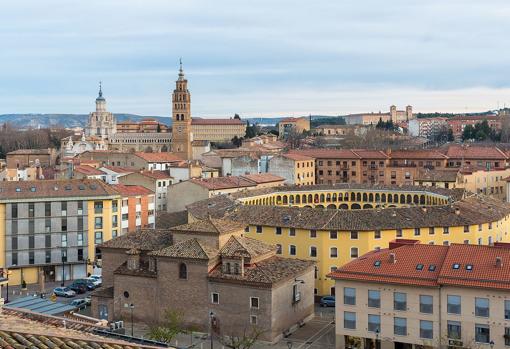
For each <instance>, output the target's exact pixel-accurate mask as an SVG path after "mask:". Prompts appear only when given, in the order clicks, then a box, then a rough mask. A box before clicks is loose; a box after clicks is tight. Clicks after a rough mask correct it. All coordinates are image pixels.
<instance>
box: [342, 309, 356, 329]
mask: <svg viewBox="0 0 510 349" xmlns="http://www.w3.org/2000/svg"><path fill="white" fill-rule="evenodd" d="M344 328H347V329H350V330H355V329H356V313H353V312H351V311H344Z"/></svg>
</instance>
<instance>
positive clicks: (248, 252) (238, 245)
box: [220, 236, 276, 258]
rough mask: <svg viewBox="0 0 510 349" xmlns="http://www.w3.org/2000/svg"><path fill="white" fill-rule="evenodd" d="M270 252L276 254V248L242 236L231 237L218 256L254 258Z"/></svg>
mask: <svg viewBox="0 0 510 349" xmlns="http://www.w3.org/2000/svg"><path fill="white" fill-rule="evenodd" d="M270 252H276V247H275V246H272V245H268V244H266V243H264V242H262V241H259V240H255V239H251V238H247V237H242V236H231V237H230V239H228V241H227V243H226V244H225V245H223V247H222V248H221V249H220V254H221V255H222V256H226V257H244V258H255V257H258V256H261V255H265V254H267V253H270Z"/></svg>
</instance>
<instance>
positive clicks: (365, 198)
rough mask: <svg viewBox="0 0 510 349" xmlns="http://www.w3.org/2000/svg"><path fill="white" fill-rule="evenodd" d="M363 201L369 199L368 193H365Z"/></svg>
mask: <svg viewBox="0 0 510 349" xmlns="http://www.w3.org/2000/svg"><path fill="white" fill-rule="evenodd" d="M363 201H368V196H367V193H363Z"/></svg>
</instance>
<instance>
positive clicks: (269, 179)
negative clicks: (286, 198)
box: [241, 173, 285, 184]
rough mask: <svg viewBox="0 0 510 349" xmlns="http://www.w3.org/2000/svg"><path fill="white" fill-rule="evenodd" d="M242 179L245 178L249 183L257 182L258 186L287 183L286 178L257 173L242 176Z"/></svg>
mask: <svg viewBox="0 0 510 349" xmlns="http://www.w3.org/2000/svg"><path fill="white" fill-rule="evenodd" d="M241 177H242V178H245V179H247V180H249V181H252V182H255V183H257V184H262V183H273V182H284V181H285V178H283V177H280V176H277V175H275V174H272V173H255V174H248V175H242V176H241Z"/></svg>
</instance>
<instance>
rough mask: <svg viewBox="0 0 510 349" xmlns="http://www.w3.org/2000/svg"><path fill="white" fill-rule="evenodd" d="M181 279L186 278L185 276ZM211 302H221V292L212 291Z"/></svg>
mask: <svg viewBox="0 0 510 349" xmlns="http://www.w3.org/2000/svg"><path fill="white" fill-rule="evenodd" d="M181 279H185V278H181ZM211 303H212V304H220V294H219V293H216V292H213V293H211Z"/></svg>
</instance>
